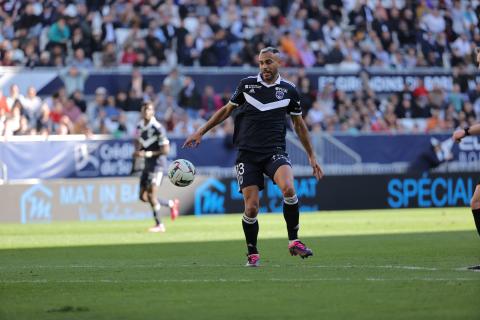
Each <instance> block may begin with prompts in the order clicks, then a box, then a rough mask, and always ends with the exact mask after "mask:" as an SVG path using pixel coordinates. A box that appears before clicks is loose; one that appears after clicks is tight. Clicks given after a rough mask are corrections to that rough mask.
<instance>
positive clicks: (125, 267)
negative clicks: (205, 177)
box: [0, 263, 466, 271]
mask: <svg viewBox="0 0 480 320" xmlns="http://www.w3.org/2000/svg"><path fill="white" fill-rule="evenodd" d="M292 266H294V267H298V268H305V269H314V268H325V269H401V270H413V271H417V270H419V271H441V270H443V271H464V270H466V269H465V268H455V269H440V268H432V267H422V266H402V265H398V266H397V265H380V266H376V265H350V264H347V265H303V266H298V265H292V264H285V265H280V264H266V265H264V266H263V267H266V268H282V267H283V268H288V267H292ZM18 268H23V269H70V268H74V269H75V268H78V269H149V268H243V265H241V264H238V265H236V264H193V263H192V264H162V263H156V264H135V265H95V264H92V265H75V264H74V265H29V266H11V267H7V266H0V270H2V269H18Z"/></svg>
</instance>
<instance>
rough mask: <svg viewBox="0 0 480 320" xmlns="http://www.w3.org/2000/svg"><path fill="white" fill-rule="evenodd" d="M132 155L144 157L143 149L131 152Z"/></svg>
mask: <svg viewBox="0 0 480 320" xmlns="http://www.w3.org/2000/svg"><path fill="white" fill-rule="evenodd" d="M133 155H134V156H135V157H137V158H143V157H145V151H143V150H139V151H135V152H134V153H133Z"/></svg>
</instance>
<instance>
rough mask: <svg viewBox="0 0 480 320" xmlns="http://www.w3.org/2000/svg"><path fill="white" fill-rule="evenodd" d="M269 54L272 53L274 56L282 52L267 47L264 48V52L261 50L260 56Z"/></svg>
mask: <svg viewBox="0 0 480 320" xmlns="http://www.w3.org/2000/svg"><path fill="white" fill-rule="evenodd" d="M267 52H271V53H273V54H278V53H280V51H279V50H278V49H277V48H275V47H266V48H263V49H262V50H260V54H262V53H267Z"/></svg>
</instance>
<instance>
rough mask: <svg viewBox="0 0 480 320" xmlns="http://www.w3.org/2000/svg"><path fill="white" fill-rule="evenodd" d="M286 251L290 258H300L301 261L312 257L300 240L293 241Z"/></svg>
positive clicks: (311, 253)
mask: <svg viewBox="0 0 480 320" xmlns="http://www.w3.org/2000/svg"><path fill="white" fill-rule="evenodd" d="M288 251H290V254H291V255H292V256H300V257H301V258H302V259H305V258H308V257H310V256H313V251H312V250H311V249H309V248H307V246H306V245H305V244H304V243H303V242H301V241H300V240H295V241H293V242H292V243H291V244H289V245H288Z"/></svg>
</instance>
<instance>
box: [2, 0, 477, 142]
mask: <svg viewBox="0 0 480 320" xmlns="http://www.w3.org/2000/svg"><path fill="white" fill-rule="evenodd" d="M479 4H480V1H477V0H473V1H466V0H465V1H461V0H443V1H442V0H439V1H432V0H423V1H408V0H376V1H375V0H343V1H342V0H324V1H314V0H310V1H308V0H305V1H299V0H292V1H285V0H263V1H262V0H237V1H234V0H197V1H192V0H179V1H172V0H167V1H163V0H150V1H148V0H115V1H108V0H107V1H105V0H103V1H102V0H100V1H91V0H84V1H61V0H37V1H31V0H26V1H15V0H9V1H0V65H2V66H25V67H31V68H34V67H57V68H59V70H61V71H60V72H59V75H60V78H61V79H62V81H63V83H64V87H62V88H61V89H60V90H59V91H58V92H56V93H55V94H54V95H52V96H48V97H39V96H38V95H37V94H36V90H35V88H19V87H18V86H16V85H12V86H11V87H10V88H2V89H3V91H4V92H1V90H0V135H20V134H68V133H82V134H91V133H108V134H114V135H117V136H124V135H129V134H132V130H133V128H134V127H135V122H136V121H137V120H138V110H139V106H140V104H141V102H142V101H144V100H147V99H148V100H152V101H154V102H155V104H156V105H157V116H158V117H159V119H161V120H162V121H163V122H164V123H165V125H166V127H167V129H168V130H169V132H170V133H178V134H185V133H190V132H192V131H193V130H195V128H197V127H198V126H200V125H201V124H203V123H204V122H205V120H206V119H208V117H209V116H210V115H211V114H212V113H213V112H214V111H215V110H217V109H218V108H219V107H221V106H222V105H223V104H224V103H225V102H226V101H228V99H229V98H230V94H231V92H229V89H228V90H224V88H213V87H211V86H206V87H205V88H201V89H200V88H198V87H197V86H196V85H195V82H194V80H193V79H192V78H191V77H190V76H188V75H184V74H181V73H180V72H179V71H178V69H177V68H176V67H177V66H216V67H224V66H256V61H255V60H256V54H257V53H258V51H259V49H261V48H263V47H265V46H268V45H272V46H277V47H279V48H280V49H281V51H282V55H283V58H284V59H283V61H284V62H285V66H287V67H297V68H299V69H298V70H299V71H298V72H295V73H294V74H284V75H283V76H284V77H285V78H287V79H289V80H290V81H292V82H294V83H296V84H297V85H298V88H299V90H300V91H301V93H302V100H303V101H302V104H303V106H304V116H305V118H306V121H307V123H308V125H309V126H310V128H311V129H312V130H315V131H319V130H324V131H329V132H333V131H342V132H377V131H380V132H382V131H388V132H405V131H408V132H411V131H418V132H426V131H430V132H431V131H442V130H451V129H453V128H455V127H457V126H461V125H466V124H467V123H471V122H473V121H475V120H476V119H477V118H478V117H477V114H478V115H479V116H480V114H479V112H480V100H479V99H478V98H479V96H480V85H477V86H476V87H475V86H474V85H473V86H472V85H471V83H472V81H471V80H472V79H469V78H468V76H467V74H468V70H471V69H472V68H473V66H474V63H475V61H474V60H475V59H474V55H475V48H476V47H477V46H478V45H480V29H479V20H478V17H479V13H480V5H479ZM122 66H126V67H132V68H133V72H132V76H131V83H130V86H129V88H128V89H125V90H121V91H119V92H107V90H106V89H105V88H103V87H100V88H98V89H97V90H96V92H95V96H94V97H85V96H84V84H85V80H86V79H87V77H88V73H89V71H90V70H92V68H96V67H104V68H105V67H106V68H108V67H122ZM158 66H161V67H166V68H169V69H171V70H172V71H171V72H170V73H169V74H168V76H167V77H166V78H165V81H164V82H163V84H162V86H161V87H160V88H157V87H154V86H153V85H152V84H149V83H147V82H146V81H144V79H143V76H142V73H141V72H140V71H139V69H137V68H142V67H158ZM310 67H325V68H336V69H340V70H344V71H350V72H352V71H353V72H354V71H360V70H363V68H365V67H376V68H379V69H392V70H403V69H408V68H416V67H446V68H452V70H453V76H454V86H453V88H452V90H451V91H448V92H447V91H444V90H443V89H441V88H439V87H434V88H430V90H427V89H426V88H425V86H424V85H423V83H422V81H421V80H420V79H419V80H418V81H417V83H416V84H415V85H414V86H412V87H406V88H405V90H404V91H403V92H401V93H400V94H394V95H390V96H384V95H382V96H378V95H376V94H375V92H374V91H373V90H372V89H371V88H369V87H368V85H365V86H364V87H363V89H362V90H359V91H357V92H355V93H354V94H350V95H347V94H346V93H345V92H342V91H339V90H337V89H336V88H335V87H334V86H333V85H332V84H327V85H326V86H324V87H323V88H320V89H318V88H316V87H315V86H314V85H313V84H312V83H310V81H309V79H308V77H307V76H306V75H305V71H304V70H305V69H306V70H308V68H310ZM7 91H8V92H7ZM229 131H231V123H230V122H229V121H228V122H227V123H226V124H225V126H224V127H220V128H219V129H218V130H217V131H215V132H213V133H212V134H216V135H223V134H225V133H228V132H229Z"/></svg>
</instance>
